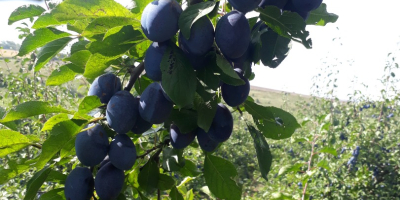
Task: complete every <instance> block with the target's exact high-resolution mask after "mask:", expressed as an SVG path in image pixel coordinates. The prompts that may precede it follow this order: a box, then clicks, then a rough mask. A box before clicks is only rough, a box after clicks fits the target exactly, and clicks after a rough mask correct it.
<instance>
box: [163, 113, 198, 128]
mask: <svg viewBox="0 0 400 200" xmlns="http://www.w3.org/2000/svg"><path fill="white" fill-rule="evenodd" d="M169 120H171V121H172V122H173V123H174V124H175V125H177V126H178V128H179V130H180V131H181V132H182V133H189V132H191V131H193V130H195V129H196V128H197V113H196V111H194V110H188V109H180V110H178V109H172V112H171V114H170V116H169Z"/></svg>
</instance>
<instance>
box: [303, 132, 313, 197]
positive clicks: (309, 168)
mask: <svg viewBox="0 0 400 200" xmlns="http://www.w3.org/2000/svg"><path fill="white" fill-rule="evenodd" d="M315 139H316V138H314V140H313V141H312V142H311V155H310V160H308V169H307V171H310V170H311V162H312V158H313V156H314V144H315ZM307 186H308V181H307V182H306V184H305V185H304V189H303V197H302V200H305V198H306V191H307Z"/></svg>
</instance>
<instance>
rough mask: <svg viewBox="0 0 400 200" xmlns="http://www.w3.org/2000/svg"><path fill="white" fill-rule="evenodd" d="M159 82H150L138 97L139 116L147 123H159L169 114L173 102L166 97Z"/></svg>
mask: <svg viewBox="0 0 400 200" xmlns="http://www.w3.org/2000/svg"><path fill="white" fill-rule="evenodd" d="M164 93H165V92H164V90H163V89H162V87H161V85H160V83H152V84H150V85H149V86H147V88H146V89H145V90H144V91H143V93H142V96H141V97H140V105H139V113H140V116H141V117H142V118H143V119H144V120H146V121H147V122H149V123H152V124H161V123H163V122H164V121H165V120H166V119H168V117H169V115H170V114H171V111H172V107H173V104H172V103H171V102H170V101H169V100H168V99H167V98H166V94H164Z"/></svg>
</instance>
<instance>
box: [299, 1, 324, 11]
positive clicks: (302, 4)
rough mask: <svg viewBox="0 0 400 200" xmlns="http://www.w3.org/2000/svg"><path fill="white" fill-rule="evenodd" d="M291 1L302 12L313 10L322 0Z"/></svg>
mask: <svg viewBox="0 0 400 200" xmlns="http://www.w3.org/2000/svg"><path fill="white" fill-rule="evenodd" d="M292 2H293V6H294V7H296V8H297V9H298V10H300V11H303V12H310V11H312V10H315V9H317V8H318V7H319V6H320V5H321V4H322V0H292Z"/></svg>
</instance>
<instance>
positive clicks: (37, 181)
mask: <svg viewBox="0 0 400 200" xmlns="http://www.w3.org/2000/svg"><path fill="white" fill-rule="evenodd" d="M50 172H51V168H48V167H46V168H44V169H42V170H40V171H38V172H36V173H35V175H33V177H32V178H31V179H30V180H29V181H28V183H27V185H26V194H25V198H24V200H33V199H35V197H36V195H37V192H38V190H39V189H40V187H41V186H42V185H43V183H44V181H46V178H47V176H48V175H49V173H50Z"/></svg>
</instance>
